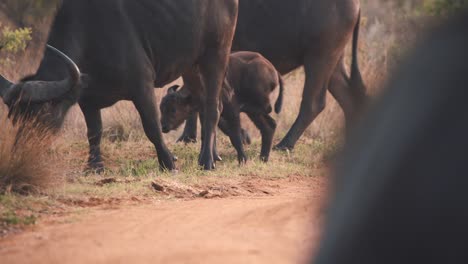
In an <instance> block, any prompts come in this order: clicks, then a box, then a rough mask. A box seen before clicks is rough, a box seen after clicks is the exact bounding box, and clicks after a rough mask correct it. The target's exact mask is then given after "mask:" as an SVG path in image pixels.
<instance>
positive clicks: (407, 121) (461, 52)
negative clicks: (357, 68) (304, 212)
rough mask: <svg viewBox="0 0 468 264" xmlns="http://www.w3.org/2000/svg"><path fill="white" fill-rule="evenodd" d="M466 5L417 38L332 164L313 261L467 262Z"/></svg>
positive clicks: (321, 263)
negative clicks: (324, 216) (334, 166)
mask: <svg viewBox="0 0 468 264" xmlns="http://www.w3.org/2000/svg"><path fill="white" fill-rule="evenodd" d="M467 49H468V15H467V14H466V13H465V14H464V15H461V16H458V17H457V18H453V19H451V20H450V21H447V23H445V24H444V25H443V26H439V27H438V28H437V29H435V30H433V32H432V33H431V34H430V35H429V36H427V37H426V38H425V39H423V40H422V41H421V43H420V45H419V46H418V47H417V48H416V49H415V50H414V52H413V53H412V54H411V55H410V57H409V58H408V60H407V61H406V63H405V64H404V65H402V67H401V68H400V69H399V70H398V72H397V73H396V74H395V75H394V78H393V79H392V80H391V81H390V82H389V85H388V89H387V90H386V91H385V92H384V95H383V96H382V97H381V98H380V99H379V101H378V103H377V104H376V105H375V106H374V107H373V108H372V109H370V111H369V113H368V116H367V117H366V119H365V121H364V122H363V123H362V124H361V126H360V128H359V129H358V130H357V131H354V132H355V133H354V136H352V137H351V140H350V142H349V144H348V146H347V147H346V148H345V151H344V153H343V156H342V159H341V160H340V162H339V163H338V167H337V171H336V173H337V174H336V179H335V180H336V184H335V186H334V189H333V190H332V193H333V194H334V196H333V197H332V200H331V201H330V202H331V204H330V207H329V211H328V218H327V222H326V226H325V233H324V235H323V239H322V241H321V245H320V247H319V251H318V255H317V256H316V258H315V261H314V263H315V264H332V263H333V264H340V263H359V264H367V263H369V264H370V263H372V264H382V263H389V264H390V263H391V264H397V263H398V264H401V263H468V50H467Z"/></svg>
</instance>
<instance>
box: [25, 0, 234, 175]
mask: <svg viewBox="0 0 468 264" xmlns="http://www.w3.org/2000/svg"><path fill="white" fill-rule="evenodd" d="M237 11H238V1H237V0H198V1H191V0H179V1H173V0H82V1H75V0H63V1H62V3H61V6H60V7H59V9H58V12H57V15H56V17H55V20H54V22H53V25H52V29H51V32H50V35H49V39H48V43H49V44H51V45H53V46H55V47H57V48H59V49H60V50H62V51H63V52H64V53H66V54H67V55H69V56H70V57H71V58H72V59H73V60H74V61H75V62H76V63H77V64H78V66H79V67H80V68H81V69H82V70H83V72H86V73H87V74H88V75H89V83H88V85H87V86H86V88H85V89H83V90H82V91H80V94H79V96H76V97H75V98H74V99H75V102H78V103H79V105H80V107H81V110H82V112H83V114H84V117H85V119H86V125H87V127H88V139H89V144H90V154H89V161H88V165H89V167H90V168H92V169H96V170H102V168H103V163H102V159H101V153H100V142H101V134H102V121H101V113H100V109H102V108H105V107H109V106H111V105H113V104H115V103H116V102H117V101H120V100H130V101H132V102H133V103H134V105H135V107H136V108H137V110H138V112H139V114H140V117H141V119H142V123H143V127H144V130H145V133H146V135H147V136H148V138H149V139H150V140H151V142H152V143H153V144H154V145H155V147H156V152H157V155H158V159H159V164H160V166H161V168H164V169H174V168H175V167H174V160H173V159H174V158H173V156H172V154H171V153H170V152H169V150H168V149H167V147H166V145H165V143H164V141H163V138H162V133H161V128H160V123H159V111H158V107H156V101H155V98H154V93H153V87H162V86H164V85H166V84H168V83H170V82H172V81H173V80H175V79H177V78H178V77H179V76H181V75H183V74H186V75H189V74H188V73H191V72H197V73H199V74H197V76H199V80H200V83H203V85H199V86H197V87H196V90H193V91H192V92H193V93H194V94H200V95H201V99H202V110H201V112H203V113H206V114H204V115H203V116H204V118H203V135H204V136H203V138H204V141H203V144H202V149H201V153H200V159H199V163H200V165H201V166H203V167H204V168H205V169H212V168H213V167H214V162H213V155H212V151H211V150H212V147H213V138H214V129H215V128H216V125H217V122H218V118H219V114H220V111H219V103H218V101H219V100H218V98H219V94H220V89H221V83H222V81H223V79H224V75H225V71H226V66H227V61H228V56H229V52H230V49H231V44H232V39H233V35H234V31H235V25H236V21H237ZM64 75H65V71H64V70H63V67H62V64H61V63H60V61H59V60H57V59H56V57H54V56H52V54H51V52H50V51H46V52H45V54H44V58H43V60H42V62H41V64H40V67H39V69H38V71H37V73H36V74H35V75H34V76H31V77H29V78H27V80H56V79H57V78H60V77H62V76H64ZM194 89H195V88H194ZM51 118H57V117H51ZM59 118H62V119H63V115H62V116H60V117H59Z"/></svg>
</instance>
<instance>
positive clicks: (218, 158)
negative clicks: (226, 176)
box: [213, 155, 223, 161]
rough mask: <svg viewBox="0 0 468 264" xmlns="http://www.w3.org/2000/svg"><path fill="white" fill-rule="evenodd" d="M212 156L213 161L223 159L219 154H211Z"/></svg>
mask: <svg viewBox="0 0 468 264" xmlns="http://www.w3.org/2000/svg"><path fill="white" fill-rule="evenodd" d="M213 158H214V160H215V161H223V158H221V156H220V155H213Z"/></svg>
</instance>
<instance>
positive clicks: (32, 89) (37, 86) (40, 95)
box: [21, 45, 81, 102]
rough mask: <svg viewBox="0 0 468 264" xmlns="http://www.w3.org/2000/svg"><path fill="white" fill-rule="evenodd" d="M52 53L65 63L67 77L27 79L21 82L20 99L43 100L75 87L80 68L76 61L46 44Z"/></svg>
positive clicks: (53, 97) (48, 99)
mask: <svg viewBox="0 0 468 264" xmlns="http://www.w3.org/2000/svg"><path fill="white" fill-rule="evenodd" d="M47 48H48V49H50V50H51V51H52V52H53V54H55V55H56V56H58V57H60V58H61V59H62V60H63V61H64V62H65V64H66V65H67V68H68V71H69V77H68V78H66V79H65V80H62V81H47V82H45V81H27V82H24V83H21V85H22V96H21V100H23V101H31V102H45V101H50V100H53V99H55V98H58V97H61V96H63V95H64V94H66V93H67V92H69V91H70V90H72V89H75V88H76V87H77V86H78V84H79V82H80V76H81V73H80V69H79V68H78V66H77V65H76V63H75V62H74V61H73V60H72V59H71V58H70V57H68V56H67V55H65V54H64V53H63V52H61V51H60V50H58V49H56V48H54V47H52V46H50V45H47Z"/></svg>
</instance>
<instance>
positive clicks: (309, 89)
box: [180, 0, 366, 149]
mask: <svg viewBox="0 0 468 264" xmlns="http://www.w3.org/2000/svg"><path fill="white" fill-rule="evenodd" d="M359 24H360V4H359V0H290V1H284V0H240V1H239V19H238V25H237V29H236V34H235V36H234V41H233V45H232V49H233V51H236V50H248V51H255V52H258V53H260V54H262V55H263V56H265V58H267V59H268V60H269V61H271V62H272V63H273V65H274V66H275V67H276V69H278V71H279V72H280V73H282V74H286V73H288V72H291V71H293V70H295V69H297V68H298V67H300V66H304V69H305V74H306V80H305V84H304V92H303V97H302V102H301V107H300V112H299V116H298V117H297V119H296V121H295V122H294V125H293V126H292V128H291V129H290V130H289V132H288V133H287V135H286V136H285V137H284V139H283V140H282V141H281V142H280V143H279V144H278V145H277V146H276V147H277V148H279V149H292V148H294V145H295V144H296V142H297V140H298V139H299V138H300V136H301V135H302V134H303V132H304V131H305V130H306V129H307V127H308V126H309V125H310V124H311V123H312V121H313V120H314V119H315V118H316V117H317V115H318V114H319V113H320V112H321V111H322V110H323V109H324V107H325V95H326V91H327V89H329V91H330V92H331V93H332V94H333V96H334V97H335V98H336V99H337V101H338V103H339V104H340V106H341V107H342V109H343V111H344V114H345V117H346V121H347V123H351V121H352V120H353V118H354V117H355V116H356V115H357V113H358V111H359V110H360V109H361V107H362V105H363V104H364V102H365V99H366V95H365V87H364V84H363V82H362V79H361V74H360V72H359V68H358V62H357V45H358V36H359ZM351 38H352V39H353V48H352V62H351V77H348V75H347V73H346V71H345V65H344V61H343V59H344V56H343V55H344V49H345V46H346V44H347V43H348V42H349V41H350V40H351ZM192 79H193V78H191V77H190V76H184V82H189V83H190V82H191V80H192ZM190 84H191V83H190ZM191 85H192V84H191ZM195 139H196V115H192V117H191V118H190V119H189V120H188V122H187V125H186V128H185V131H184V134H183V135H182V137H181V138H180V140H183V141H185V142H190V141H194V140H195Z"/></svg>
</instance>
